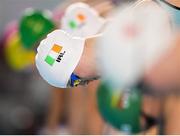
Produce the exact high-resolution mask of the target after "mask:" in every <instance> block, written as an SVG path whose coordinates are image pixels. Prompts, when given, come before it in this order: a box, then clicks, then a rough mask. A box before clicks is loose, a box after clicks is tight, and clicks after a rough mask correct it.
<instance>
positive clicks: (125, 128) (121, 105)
mask: <svg viewBox="0 0 180 136" xmlns="http://www.w3.org/2000/svg"><path fill="white" fill-rule="evenodd" d="M97 102H98V109H99V111H100V114H101V115H102V117H103V119H104V120H105V121H107V122H108V123H109V124H111V125H112V126H113V127H115V128H117V129H119V130H120V131H122V132H125V133H127V134H134V133H138V132H140V130H141V129H140V128H141V127H140V115H141V94H140V92H139V91H138V90H133V91H130V92H122V91H117V90H116V91H114V90H113V89H112V88H111V87H110V86H109V85H108V83H107V82H103V83H101V84H100V86H99V89H98V91H97Z"/></svg>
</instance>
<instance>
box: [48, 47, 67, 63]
mask: <svg viewBox="0 0 180 136" xmlns="http://www.w3.org/2000/svg"><path fill="white" fill-rule="evenodd" d="M62 48H63V47H62V46H60V45H57V44H54V45H53V47H52V48H51V50H50V51H49V53H48V55H47V56H46V58H45V62H46V63H47V64H49V65H50V66H53V64H54V63H55V62H60V61H61V59H62V57H63V56H64V54H65V51H63V52H61V51H62Z"/></svg>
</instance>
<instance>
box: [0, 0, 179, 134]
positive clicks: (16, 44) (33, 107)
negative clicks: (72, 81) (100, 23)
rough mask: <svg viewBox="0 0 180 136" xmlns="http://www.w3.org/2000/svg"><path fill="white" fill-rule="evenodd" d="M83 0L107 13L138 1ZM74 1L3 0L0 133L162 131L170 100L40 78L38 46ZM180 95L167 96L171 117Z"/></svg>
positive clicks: (0, 17) (0, 15)
mask: <svg viewBox="0 0 180 136" xmlns="http://www.w3.org/2000/svg"><path fill="white" fill-rule="evenodd" d="M78 1H83V2H85V3H87V4H89V5H90V6H92V7H94V8H95V9H96V10H97V11H98V12H99V14H100V15H101V16H102V17H106V15H107V13H108V12H109V11H111V10H113V9H114V8H115V7H116V6H117V5H120V4H124V3H127V2H133V1H134V0H78ZM73 2H77V0H0V134H11V135H12V134H124V133H127V134H132V133H133V134H134V133H142V132H144V131H146V130H147V129H148V130H149V133H148V134H157V131H158V127H157V122H158V123H159V124H161V123H162V122H161V121H162V120H161V117H162V114H161V112H162V109H161V108H160V107H162V102H164V101H163V100H164V99H163V100H162V99H161V97H159V96H154V95H149V94H148V93H147V94H141V91H139V90H135V91H134V92H133V93H132V94H131V93H128V94H121V95H120V94H119V93H113V91H111V89H108V87H107V86H106V85H103V84H100V81H93V82H91V83H90V84H89V85H88V86H84V87H82V86H80V87H76V88H73V89H58V88H54V87H52V86H50V85H48V84H47V83H46V82H45V81H44V80H43V79H42V78H41V77H40V75H39V73H38V71H37V69H36V67H35V65H34V57H35V53H36V48H37V45H38V44H39V42H40V41H41V39H43V38H44V37H45V36H46V35H47V34H48V33H50V32H51V31H53V30H54V29H56V28H60V25H61V24H60V20H61V18H62V16H63V14H64V10H65V9H66V7H67V6H68V5H70V4H71V3H73ZM99 85H100V88H99V90H97V88H98V87H99ZM142 97H143V99H142ZM177 97H178V96H177V95H176V98H174V96H172V97H171V96H170V97H168V98H167V100H166V103H167V104H166V105H167V107H166V106H165V107H166V108H165V109H163V112H164V113H167V116H166V117H167V118H168V117H170V116H171V115H173V114H171V113H172V112H169V111H173V113H175V112H176V111H174V110H177V108H174V109H173V108H172V107H173V106H174V103H176V107H178V103H180V102H179V100H180V99H178V98H177ZM161 100H162V101H161ZM142 101H143V102H142ZM168 102H169V103H168ZM127 105H128V106H127ZM124 106H125V110H122V109H123V108H124ZM126 106H127V107H126ZM142 109H143V110H142ZM164 110H165V111H164ZM142 111H143V113H142ZM160 111H161V112H160ZM179 111H180V110H179ZM176 113H177V114H176V115H175V116H174V115H173V116H174V117H177V116H179V115H178V113H179V112H176ZM142 115H143V118H142ZM174 119H175V120H176V118H174ZM176 121H177V120H176ZM178 121H179V120H178ZM173 122H174V120H173V121H172V122H171V121H170V123H169V124H170V128H171V127H172V128H173V125H171V124H173ZM178 123H180V122H178ZM140 124H141V125H140ZM142 124H143V125H142ZM142 126H143V127H142ZM176 126H180V125H177V124H176ZM179 130H180V129H178V128H177V132H179ZM170 132H171V131H170ZM143 134H145V133H143Z"/></svg>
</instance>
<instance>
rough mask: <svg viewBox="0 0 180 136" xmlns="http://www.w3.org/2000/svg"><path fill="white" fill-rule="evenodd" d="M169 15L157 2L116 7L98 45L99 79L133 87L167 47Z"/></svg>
mask: <svg viewBox="0 0 180 136" xmlns="http://www.w3.org/2000/svg"><path fill="white" fill-rule="evenodd" d="M170 37H171V27H170V23H169V19H168V15H167V14H166V12H164V10H163V9H162V8H160V7H159V6H158V5H157V4H156V3H151V2H150V3H145V4H140V5H138V6H137V5H136V6H135V7H134V6H132V7H130V8H129V7H128V8H125V9H123V10H117V13H116V14H115V15H114V19H113V20H112V22H111V23H109V24H108V25H107V27H106V28H105V30H104V34H103V36H102V37H101V38H99V40H98V42H97V44H98V46H97V47H98V49H97V55H98V58H99V63H98V64H99V68H100V71H101V75H102V78H104V79H105V80H109V82H110V83H111V84H112V85H113V86H116V87H117V88H121V89H122V90H124V88H128V87H132V86H134V85H135V84H137V83H138V80H140V79H141V78H142V76H143V74H144V72H145V71H146V70H148V69H150V68H151V67H152V66H153V65H154V64H155V63H156V62H157V61H158V59H159V58H160V57H161V56H162V55H163V54H165V53H166V51H167V50H168V49H169V48H170V46H169V45H170V44H169V42H170Z"/></svg>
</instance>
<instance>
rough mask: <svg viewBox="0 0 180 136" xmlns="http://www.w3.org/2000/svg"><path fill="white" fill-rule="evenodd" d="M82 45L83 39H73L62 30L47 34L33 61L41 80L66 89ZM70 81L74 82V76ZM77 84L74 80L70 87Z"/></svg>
mask: <svg viewBox="0 0 180 136" xmlns="http://www.w3.org/2000/svg"><path fill="white" fill-rule="evenodd" d="M84 44H85V39H82V38H77V37H76V38H74V37H72V36H71V35H69V34H68V33H66V32H65V31H62V30H55V31H53V32H52V33H50V34H48V35H47V37H46V38H45V39H44V40H42V41H41V43H40V45H39V47H38V48H37V55H36V59H35V60H36V66H37V69H38V71H39V73H40V75H41V76H42V78H43V79H44V80H46V81H47V82H48V83H49V84H51V85H52V86H55V87H60V88H67V87H68V86H69V80H70V79H72V78H71V75H72V73H73V71H74V69H75V68H76V66H77V65H78V62H79V60H80V58H81V55H82V52H83V49H84ZM75 78H77V77H75ZM72 80H73V82H74V80H76V79H74V76H73V79H72ZM78 84H79V80H76V82H75V83H73V84H72V86H74V85H78Z"/></svg>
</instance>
